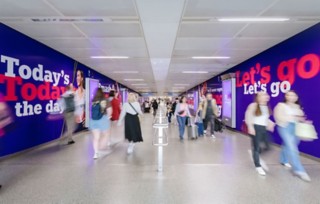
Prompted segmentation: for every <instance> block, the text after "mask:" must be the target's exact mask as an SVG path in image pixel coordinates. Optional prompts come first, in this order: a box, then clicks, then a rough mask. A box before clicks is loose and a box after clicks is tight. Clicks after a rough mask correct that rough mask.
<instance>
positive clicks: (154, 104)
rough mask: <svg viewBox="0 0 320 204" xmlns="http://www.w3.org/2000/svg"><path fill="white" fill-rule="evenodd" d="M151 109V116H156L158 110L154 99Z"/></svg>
mask: <svg viewBox="0 0 320 204" xmlns="http://www.w3.org/2000/svg"><path fill="white" fill-rule="evenodd" d="M152 108H153V116H156V115H157V110H158V102H157V100H156V99H154V100H153V102H152Z"/></svg>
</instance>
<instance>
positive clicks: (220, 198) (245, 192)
mask: <svg viewBox="0 0 320 204" xmlns="http://www.w3.org/2000/svg"><path fill="white" fill-rule="evenodd" d="M142 130H143V136H144V140H145V141H144V142H143V143H141V144H137V145H136V148H135V150H134V153H133V154H132V155H127V153H126V150H127V143H125V142H124V141H123V127H116V128H115V129H113V133H112V141H113V142H114V143H117V144H115V145H113V151H112V152H109V154H107V155H105V156H104V157H103V158H100V159H99V160H97V161H94V160H93V159H92V156H93V150H92V142H91V134H90V132H86V133H82V134H80V135H78V136H76V137H75V141H76V143H75V144H74V145H71V146H66V145H63V144H62V145H61V144H58V143H57V142H54V143H52V144H50V145H47V146H45V147H41V148H40V149H37V150H34V151H31V152H29V153H26V154H24V155H20V156H17V157H14V158H10V159H7V160H4V161H2V162H1V163H0V183H1V184H2V185H3V188H2V189H1V190H0V203H1V204H2V203H8V204H13V203H19V204H20V203H32V204H35V203H41V204H43V203H108V204H111V203H119V204H120V203H128V204H135V203H137V204H141V203H148V204H149V203H150V204H155V203H165V204H167V203H172V204H177V203H183V204H187V203H195V204H204V203H210V204H212V203H219V204H220V203H245V204H248V203H259V204H260V203H268V204H270V203H288V204H294V203H303V204H306V203H320V193H319V192H320V191H319V190H320V163H319V162H316V161H313V160H310V159H307V158H302V162H303V164H304V166H305V168H306V170H307V171H308V173H309V175H310V177H311V179H312V182H311V183H306V182H304V181H302V180H300V179H299V178H297V177H294V176H293V175H292V174H291V173H290V171H289V170H287V169H285V168H283V167H282V166H281V165H280V164H279V163H278V156H279V148H277V147H273V149H272V151H271V152H270V153H268V154H267V155H264V156H263V159H264V160H265V161H266V163H267V164H268V166H269V169H270V171H269V172H267V176H266V177H262V176H259V175H258V174H257V172H256V171H255V168H254V166H253V163H252V162H251V160H250V158H249V154H248V152H247V150H248V149H249V148H250V140H249V138H248V137H246V136H243V135H241V134H238V133H234V132H230V131H225V132H224V133H223V134H221V133H220V134H216V136H217V139H215V140H213V139H211V138H209V137H205V138H199V139H198V140H196V141H188V140H186V139H185V141H184V142H183V143H181V142H179V139H178V127H177V126H175V125H174V124H171V126H170V128H169V129H168V133H169V137H170V140H169V145H168V146H167V147H165V148H164V171H163V173H158V172H157V171H156V169H157V148H156V147H155V146H152V135H153V129H152V116H151V115H148V114H146V115H144V116H143V117H142Z"/></svg>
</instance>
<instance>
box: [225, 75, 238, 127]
mask: <svg viewBox="0 0 320 204" xmlns="http://www.w3.org/2000/svg"><path fill="white" fill-rule="evenodd" d="M235 93H236V90H235V79H234V78H232V79H227V80H223V81H222V107H223V108H222V121H223V122H224V123H225V124H226V125H227V126H229V127H232V128H235V127H236V109H235V103H236V95H235Z"/></svg>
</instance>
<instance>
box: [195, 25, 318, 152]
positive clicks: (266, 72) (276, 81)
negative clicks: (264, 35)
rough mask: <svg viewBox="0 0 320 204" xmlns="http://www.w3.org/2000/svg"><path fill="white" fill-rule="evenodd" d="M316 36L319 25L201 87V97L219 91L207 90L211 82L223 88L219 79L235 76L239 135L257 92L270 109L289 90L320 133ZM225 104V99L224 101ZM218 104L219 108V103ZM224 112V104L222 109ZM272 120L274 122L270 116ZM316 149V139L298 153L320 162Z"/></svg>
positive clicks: (282, 98) (303, 145) (274, 135)
mask: <svg viewBox="0 0 320 204" xmlns="http://www.w3.org/2000/svg"><path fill="white" fill-rule="evenodd" d="M319 33H320V23H318V24H316V25H314V26H312V27H310V28H309V29H307V30H305V31H303V32H301V33H299V34H297V35H295V36H293V37H291V38H289V39H288V40H286V41H283V42H282V43H280V44H278V45H276V46H274V47H272V48H270V49H268V50H266V51H264V52H262V53H260V54H258V55H256V56H254V57H253V58H251V59H248V60H246V61H244V62H242V63H241V64H239V65H237V66H235V67H233V68H231V69H229V70H227V71H226V72H225V73H222V74H221V75H218V76H216V77H214V78H212V79H210V80H208V81H207V82H205V83H203V84H200V87H199V88H200V91H201V92H200V93H201V94H203V93H205V92H206V91H205V90H207V91H208V92H211V91H212V92H213V90H218V89H219V87H218V88H213V89H211V88H210V86H211V85H210V84H212V83H213V82H214V83H218V84H219V83H220V87H221V88H222V81H219V79H220V77H221V76H222V75H224V74H226V73H235V79H236V104H235V108H236V110H237V111H236V126H235V129H237V130H239V131H241V127H243V123H244V121H243V120H244V114H245V110H246V108H247V106H248V105H249V104H250V103H252V102H253V101H254V95H255V94H256V93H257V92H258V91H263V92H267V93H268V94H269V95H270V105H271V108H272V109H273V108H274V107H275V106H276V105H277V103H279V102H282V101H283V100H284V95H285V93H286V92H287V91H288V90H295V92H296V93H297V94H298V96H299V100H300V102H301V105H302V107H303V111H304V112H305V114H306V116H307V119H309V120H312V121H313V124H314V126H315V128H316V130H317V132H318V133H319V132H320V108H315V107H318V104H319V102H320V94H319V93H318V91H316V90H317V87H319V86H320V69H319V67H320V49H319V48H320V35H319ZM223 95H225V94H223ZM216 100H217V99H216ZM228 100H229V98H228V95H227V96H226V101H228ZM217 103H218V104H219V100H217ZM224 108H225V104H223V107H222V109H224ZM229 110H230V108H229ZM223 114H225V115H228V116H229V115H230V112H228V110H223ZM231 115H232V111H231ZM271 119H272V120H273V116H271ZM271 135H272V137H273V141H274V142H276V143H277V144H281V143H282V140H281V138H280V136H279V134H278V132H277V131H275V132H273V133H272V134H271ZM319 147H320V140H319V139H318V140H314V141H313V142H301V143H300V145H299V149H300V151H302V152H304V153H307V154H310V155H312V156H315V157H318V158H320V151H319Z"/></svg>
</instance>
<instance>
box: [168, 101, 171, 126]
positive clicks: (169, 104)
mask: <svg viewBox="0 0 320 204" xmlns="http://www.w3.org/2000/svg"><path fill="white" fill-rule="evenodd" d="M167 117H168V122H169V123H171V117H172V104H171V102H168V104H167Z"/></svg>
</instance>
